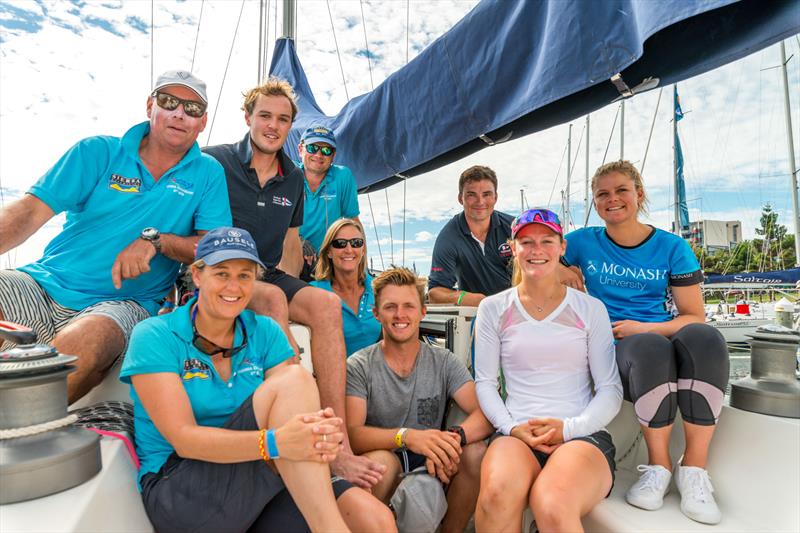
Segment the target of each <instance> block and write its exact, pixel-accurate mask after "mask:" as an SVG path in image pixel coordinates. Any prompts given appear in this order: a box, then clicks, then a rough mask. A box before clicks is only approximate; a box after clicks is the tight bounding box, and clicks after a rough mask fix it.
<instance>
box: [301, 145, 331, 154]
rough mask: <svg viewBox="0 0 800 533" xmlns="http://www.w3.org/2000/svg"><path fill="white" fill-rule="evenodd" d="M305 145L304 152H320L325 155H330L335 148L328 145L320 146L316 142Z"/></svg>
mask: <svg viewBox="0 0 800 533" xmlns="http://www.w3.org/2000/svg"><path fill="white" fill-rule="evenodd" d="M305 147H306V152H308V153H309V154H316V153H317V152H320V153H321V154H322V155H324V156H326V157H330V156H331V155H333V152H335V150H334V149H333V148H331V147H330V146H320V145H318V144H306V145H305Z"/></svg>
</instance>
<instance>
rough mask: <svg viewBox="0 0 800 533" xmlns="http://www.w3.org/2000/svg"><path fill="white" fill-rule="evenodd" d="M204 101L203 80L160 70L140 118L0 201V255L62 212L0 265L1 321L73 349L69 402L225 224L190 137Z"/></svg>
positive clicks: (211, 164) (209, 163) (217, 189)
mask: <svg viewBox="0 0 800 533" xmlns="http://www.w3.org/2000/svg"><path fill="white" fill-rule="evenodd" d="M207 107H208V97H207V96H206V85H205V83H203V82H202V81H201V80H199V79H198V78H196V77H195V76H194V75H193V74H191V73H190V72H185V71H169V72H165V73H164V74H162V75H161V76H159V78H158V80H157V81H156V85H155V87H154V89H153V92H152V93H151V94H150V95H149V96H148V98H147V117H148V119H149V120H148V121H146V122H142V123H141V124H137V125H136V126H134V127H132V128H131V129H130V130H128V131H127V133H125V135H123V136H122V137H121V138H119V137H106V136H98V137H89V138H87V139H83V140H82V141H79V142H78V143H77V144H76V145H74V146H73V147H72V148H70V149H69V150H68V151H67V152H66V153H65V154H64V155H63V156H62V157H61V159H60V160H59V161H58V162H57V163H56V164H55V166H53V167H52V168H51V169H50V170H48V171H47V172H46V173H45V174H44V175H43V176H42V177H41V178H40V179H39V181H37V182H36V184H34V185H33V187H31V188H30V189H29V190H28V191H27V194H26V195H25V196H23V197H22V198H21V199H19V200H17V201H15V202H13V203H11V204H9V205H8V206H6V207H5V208H3V209H0V254H4V253H6V252H8V251H9V250H12V249H13V248H15V247H17V246H19V245H20V244H22V243H23V242H25V241H26V240H27V239H28V238H29V237H30V236H31V235H33V234H34V233H35V232H36V231H37V230H38V229H39V228H41V227H42V226H43V225H44V224H45V223H46V222H47V221H48V220H50V219H51V218H52V217H53V216H54V215H56V214H58V213H61V212H66V214H67V219H66V223H65V224H64V228H63V230H62V231H61V233H59V234H58V235H57V236H56V237H55V238H54V239H53V240H52V241H51V242H50V243H49V244H48V245H47V248H46V249H45V251H44V256H43V257H42V258H41V259H39V260H38V261H35V262H33V263H31V264H28V265H25V266H23V267H20V268H18V269H15V270H0V320H7V321H10V322H15V323H19V324H22V325H25V326H28V327H31V328H33V329H34V330H35V331H36V332H37V333H38V338H39V342H44V343H52V344H53V345H54V346H55V347H56V348H57V349H58V350H59V351H60V352H62V353H66V354H71V355H77V356H78V361H77V363H76V365H77V371H76V372H74V373H72V374H71V375H70V376H69V379H68V384H67V385H68V387H67V392H68V395H69V401H70V403H72V402H74V401H75V400H77V399H78V398H80V397H81V396H83V395H84V394H86V393H87V392H88V391H89V390H91V388H92V387H93V386H95V385H97V384H98V383H99V382H100V381H101V380H102V378H103V376H104V374H105V373H106V371H107V370H108V369H109V367H111V366H112V365H113V363H114V361H115V360H116V358H117V357H118V356H119V355H120V354H121V353H123V351H124V349H125V346H126V345H127V342H128V336H129V335H130V332H131V329H132V328H133V326H134V325H135V324H136V323H137V322H138V321H140V320H142V319H144V318H147V317H148V316H150V315H153V314H155V313H156V312H157V310H158V308H159V304H160V300H161V299H162V297H163V296H164V295H165V294H166V293H167V291H168V290H169V288H170V287H171V285H172V283H173V282H174V281H175V276H176V273H177V271H178V266H179V263H180V262H191V260H192V258H193V257H194V253H193V252H194V245H195V244H196V242H197V239H198V235H201V234H203V233H206V232H207V231H208V230H211V229H214V228H216V227H219V226H229V225H231V214H230V207H229V204H228V194H227V188H226V186H225V174H224V172H223V170H222V167H221V166H220V165H219V163H217V161H216V160H214V158H212V157H210V156H207V155H205V154H203V153H201V152H200V148H199V147H198V145H197V142H196V140H197V136H198V135H199V134H200V132H201V131H203V129H204V128H205V126H206V120H207V115H206V108H207ZM4 348H5V347H3V346H0V349H4Z"/></svg>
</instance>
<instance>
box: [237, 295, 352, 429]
mask: <svg viewBox="0 0 800 533" xmlns="http://www.w3.org/2000/svg"><path fill="white" fill-rule="evenodd" d="M247 308H248V309H250V310H251V311H253V312H255V313H257V314H259V315H263V316H268V317H270V318H271V319H272V320H274V321H275V322H277V323H278V325H279V326H280V327H281V329H282V330H283V333H284V334H285V335H286V337H287V338H288V339H289V344H291V345H292V349H293V350H294V353H295V355H298V356H299V355H300V348H299V346H298V345H297V341H296V340H295V339H294V337H293V336H292V332H291V331H290V329H289V304H288V303H287V302H286V295H285V294H283V291H282V290H280V289H279V288H278V287H276V286H275V285H272V284H271V283H265V282H263V281H257V282H256V283H255V287H254V289H253V297H252V298H251V299H250V304H249V305H248V306H247ZM337 415H338V413H337Z"/></svg>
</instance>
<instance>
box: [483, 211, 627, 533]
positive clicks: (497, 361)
mask: <svg viewBox="0 0 800 533" xmlns="http://www.w3.org/2000/svg"><path fill="white" fill-rule="evenodd" d="M511 235H512V243H511V244H512V250H513V252H514V277H513V281H514V283H513V285H514V286H513V287H512V288H511V289H508V290H506V291H504V292H501V293H499V294H496V295H494V296H491V297H489V298H486V299H485V300H484V301H483V302H481V304H480V306H479V307H478V316H477V319H476V320H477V322H476V341H475V342H476V346H475V349H476V350H475V352H476V357H475V372H476V386H477V393H478V400H479V401H480V405H481V409H483V412H484V413H485V414H486V417H487V418H488V419H489V420H490V421H491V422H492V423H493V424H494V426H495V428H497V433H496V434H495V436H494V437H493V438H492V441H491V445H490V447H489V450H488V452H487V453H486V456H485V458H484V460H483V464H482V467H481V488H480V496H479V498H478V508H477V510H476V513H475V524H476V529H477V531H478V532H481V531H489V530H491V531H517V530H519V527H520V524H521V520H522V513H523V511H524V509H525V507H527V506H528V505H530V507H531V508H532V509H533V512H534V516H535V518H536V523H537V526H538V528H539V531H571V532H573V531H582V528H581V522H580V518H581V516H583V515H584V514H586V513H588V512H589V511H590V510H591V509H592V508H593V507H594V506H595V505H596V504H597V503H598V502H600V501H601V500H602V499H603V498H604V497H605V496H607V495H608V493H609V492H610V491H611V487H612V485H613V482H614V467H615V465H614V453H615V449H614V444H613V443H612V441H611V435H610V434H609V433H608V432H607V431H605V429H604V426H605V425H606V424H608V423H609V422H610V421H611V420H612V419H613V418H614V416H615V415H616V414H617V412H618V411H619V408H620V405H621V403H622V385H621V382H620V378H619V373H618V371H617V365H616V361H615V357H614V339H613V336H612V334H611V324H610V322H609V318H608V313H607V312H606V310H605V307H604V306H603V304H602V303H601V302H600V301H599V300H597V299H596V298H593V297H591V296H588V295H586V294H584V293H581V292H578V291H575V290H573V289H570V288H567V287H565V286H564V285H562V284H561V282H560V281H559V277H558V271H557V267H558V265H559V259H560V257H561V255H563V253H564V251H565V249H566V243H565V242H564V239H563V234H562V230H561V223H560V222H559V220H558V216H557V215H556V214H555V213H553V212H552V211H548V210H545V209H530V210H528V211H525V212H524V213H523V214H522V215H520V216H519V217H518V218H517V219H515V220H514V222H513V223H512V233H511ZM501 369H502V372H503V376H504V378H505V384H506V392H507V397H506V400H505V401H503V399H502V398H501V397H500V394H499V392H498V374H499V371H500V370H501Z"/></svg>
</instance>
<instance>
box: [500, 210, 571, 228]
mask: <svg viewBox="0 0 800 533" xmlns="http://www.w3.org/2000/svg"><path fill="white" fill-rule="evenodd" d="M532 222H541V223H545V224H548V225H553V226H557V228H558V232H559V233H561V221H560V220H559V219H558V215H556V214H555V213H553V212H552V211H550V210H549V209H528V210H527V211H525V212H524V213H522V214H521V215H520V216H518V217H517V218H515V219H514V221H513V222H512V223H511V231H512V233H516V231H515V230H516V228H518V227H520V226H522V225H525V224H530V223H532Z"/></svg>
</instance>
